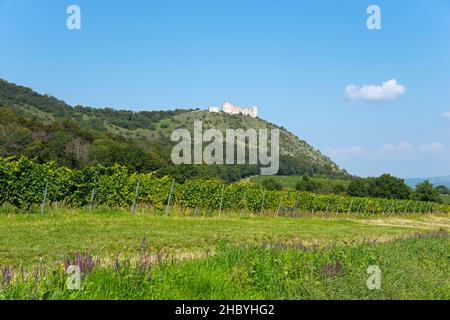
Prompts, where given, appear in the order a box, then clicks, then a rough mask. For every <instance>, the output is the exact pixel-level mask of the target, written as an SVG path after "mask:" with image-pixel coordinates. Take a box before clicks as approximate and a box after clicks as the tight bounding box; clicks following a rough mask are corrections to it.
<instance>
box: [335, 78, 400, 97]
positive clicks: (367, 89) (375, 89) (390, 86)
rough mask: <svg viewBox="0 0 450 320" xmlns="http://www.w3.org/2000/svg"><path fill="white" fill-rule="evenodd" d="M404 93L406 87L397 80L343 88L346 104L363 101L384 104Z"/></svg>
mask: <svg viewBox="0 0 450 320" xmlns="http://www.w3.org/2000/svg"><path fill="white" fill-rule="evenodd" d="M405 92H406V87H405V86H403V85H401V84H399V83H397V80H394V79H392V80H388V81H386V82H383V83H382V84H381V85H363V86H357V85H354V84H351V85H348V86H347V87H346V88H345V92H344V95H345V99H346V100H347V101H348V102H356V101H364V102H367V103H384V102H389V101H394V100H396V99H398V98H399V97H400V96H401V95H403V94H404V93H405Z"/></svg>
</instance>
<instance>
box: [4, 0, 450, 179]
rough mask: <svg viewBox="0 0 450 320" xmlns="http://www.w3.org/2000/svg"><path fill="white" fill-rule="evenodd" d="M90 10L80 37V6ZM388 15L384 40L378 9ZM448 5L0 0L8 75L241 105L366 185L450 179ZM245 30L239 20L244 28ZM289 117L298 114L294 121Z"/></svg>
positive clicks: (125, 104) (191, 102) (181, 104)
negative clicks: (374, 8) (70, 22)
mask: <svg viewBox="0 0 450 320" xmlns="http://www.w3.org/2000/svg"><path fill="white" fill-rule="evenodd" d="M71 4H77V5H79V6H80V8H81V12H82V15H81V21H82V23H81V30H68V29H67V28H66V19H67V18H68V16H69V15H68V14H67V13H66V8H67V7H68V6H69V5H71ZM372 4H377V5H379V6H380V8H381V26H382V28H381V30H369V29H368V28H367V27H366V20H367V18H368V17H369V15H368V14H367V13H366V9H367V8H368V6H369V5H372ZM449 17H450V4H449V3H448V2H446V1H443V0H442V1H441V0H439V1H435V2H433V3H428V2H426V1H414V2H411V1H397V2H396V3H392V2H389V1H386V0H382V1H375V2H372V1H356V0H352V1H348V2H346V3H344V4H342V3H340V4H337V3H332V2H330V1H320V2H314V1H303V2H301V3H297V2H295V1H285V2H283V3H271V2H268V1H245V2H238V1H229V2H227V3H207V2H205V1H199V2H196V3H190V4H186V3H183V2H180V1H174V2H172V3H170V4H167V3H165V4H162V3H148V2H144V1H139V2H136V3H134V4H133V5H123V4H118V3H108V2H105V1H103V2H102V1H98V2H96V3H92V2H89V1H86V0H80V1H61V2H59V3H57V4H55V3H53V2H52V1H48V0H47V1H42V2H40V3H33V2H30V1H26V0H18V1H10V0H3V1H0V28H1V30H2V31H0V70H2V72H1V73H2V74H1V77H2V78H5V80H6V81H8V82H13V83H16V84H18V85H21V86H26V87H30V88H32V89H33V90H35V91H37V92H39V93H43V94H45V93H47V94H49V95H52V96H54V97H56V98H57V99H61V100H63V101H66V102H67V103H68V104H70V105H72V106H75V105H78V104H79V105H84V106H90V107H97V108H104V107H110V108H113V109H119V110H120V109H122V110H132V111H157V110H169V109H176V108H181V109H191V108H192V109H196V108H200V109H207V108H208V107H209V106H211V105H212V106H217V105H221V104H222V102H224V101H228V100H229V101H230V102H232V103H234V104H237V105H243V106H253V105H256V106H258V112H259V113H260V117H261V118H263V119H266V120H268V121H270V122H272V123H275V124H277V125H279V126H282V127H284V128H286V129H287V130H289V131H290V132H292V133H294V134H295V135H297V136H298V137H299V138H300V139H302V140H305V141H307V143H309V144H310V145H311V146H313V147H314V148H315V149H318V150H320V151H321V153H322V154H324V155H326V156H328V157H329V158H330V159H331V160H333V161H334V162H336V163H337V164H338V165H339V166H340V167H341V168H343V169H345V170H347V171H348V172H349V173H350V174H354V175H357V176H362V177H366V176H378V175H380V174H382V173H391V174H393V175H395V176H399V177H402V178H404V179H414V178H425V177H430V178H431V177H443V176H450V93H449V91H448V87H449V86H450V61H449V59H448V56H449V54H450V43H449V41H445V39H446V38H447V35H448V31H450V19H449ZM230 21H231V23H230ZM282 111H284V112H282Z"/></svg>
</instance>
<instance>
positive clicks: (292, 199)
mask: <svg viewBox="0 0 450 320" xmlns="http://www.w3.org/2000/svg"><path fill="white" fill-rule="evenodd" d="M302 181H303V182H304V183H305V186H306V189H307V190H311V189H308V188H310V187H311V185H312V184H311V181H312V180H310V179H309V178H308V177H304V178H303V179H302ZM172 184H173V188H172ZM0 185H1V186H2V189H1V193H0V201H1V202H5V201H7V202H9V203H10V204H12V205H14V206H16V207H18V208H26V209H29V208H30V207H31V206H32V205H33V204H40V203H42V201H43V195H44V191H45V187H46V185H47V191H48V192H47V200H49V201H50V202H51V203H53V202H55V201H58V202H62V203H64V204H67V205H72V206H86V205H90V204H91V203H92V204H95V205H106V206H108V207H116V208H126V207H130V206H132V205H133V203H134V202H136V204H137V205H148V206H152V207H156V208H159V209H164V207H165V206H166V205H167V204H169V206H179V207H181V208H185V209H188V208H190V209H198V208H203V209H207V210H248V211H251V212H255V213H262V212H263V211H272V212H275V211H276V212H277V213H279V214H286V213H287V212H292V211H300V212H302V211H306V212H317V211H320V212H326V213H333V212H334V213H346V212H356V213H362V212H365V213H391V212H392V213H399V214H400V213H407V212H441V211H448V207H445V206H443V205H439V204H437V203H432V202H424V201H415V200H390V199H386V198H384V199H383V198H369V197H363V198H362V197H349V196H343V195H337V194H331V195H318V194H314V193H311V192H309V191H291V190H290V191H280V190H273V189H276V188H270V189H269V190H267V189H268V188H266V189H264V188H259V187H257V186H255V185H253V184H248V183H235V184H223V183H222V182H221V181H219V180H204V179H190V180H185V181H184V183H181V184H180V183H175V180H174V179H173V178H171V177H169V176H164V177H158V176H157V175H155V174H154V173H143V174H139V173H136V172H130V170H129V169H128V168H127V167H125V166H121V165H118V164H115V165H113V166H111V167H104V166H102V165H96V166H90V167H86V168H84V169H83V170H75V169H69V168H67V167H59V168H56V166H55V164H54V163H53V162H50V163H46V164H38V163H36V162H35V161H33V160H30V159H28V158H26V157H21V158H20V159H18V160H13V159H2V158H0ZM270 186H271V185H269V187H270ZM266 187H267V186H266ZM431 189H432V188H431ZM420 190H421V189H420V188H419V191H420ZM432 190H433V191H434V189H432ZM171 191H172V192H171ZM425 191H426V190H425ZM425 195H427V193H422V198H420V199H418V200H430V199H429V198H425ZM169 198H170V202H169Z"/></svg>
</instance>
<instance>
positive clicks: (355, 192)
mask: <svg viewBox="0 0 450 320" xmlns="http://www.w3.org/2000/svg"><path fill="white" fill-rule="evenodd" d="M347 194H348V195H350V196H353V197H367V196H368V195H369V189H368V185H367V182H366V180H364V179H355V180H352V182H350V184H349V185H348V187H347Z"/></svg>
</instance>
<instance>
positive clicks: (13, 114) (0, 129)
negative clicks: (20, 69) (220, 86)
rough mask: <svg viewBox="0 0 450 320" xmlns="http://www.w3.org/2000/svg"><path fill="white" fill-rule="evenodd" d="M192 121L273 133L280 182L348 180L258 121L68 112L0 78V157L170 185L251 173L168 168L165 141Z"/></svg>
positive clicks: (180, 112) (244, 168)
mask: <svg viewBox="0 0 450 320" xmlns="http://www.w3.org/2000/svg"><path fill="white" fill-rule="evenodd" d="M195 120H202V121H203V125H204V128H205V129H208V128H218V129H220V130H225V129H226V128H233V129H237V128H242V129H247V128H255V129H261V128H268V129H270V128H279V129H280V144H281V145H280V149H281V150H280V171H279V174H280V175H302V174H305V173H308V174H321V175H325V176H332V177H342V176H347V175H348V174H347V173H346V172H345V170H342V169H340V168H339V167H338V166H337V165H336V164H335V163H334V162H332V161H331V160H330V159H329V158H328V157H326V156H324V155H323V154H321V153H320V151H318V150H316V149H314V148H313V147H311V146H310V145H309V144H308V143H306V142H305V141H303V140H301V139H299V138H298V137H296V136H295V135H294V134H292V133H290V132H288V131H287V130H285V129H284V128H280V127H278V126H276V125H275V124H272V123H270V122H267V121H265V120H262V119H259V118H250V117H246V116H242V115H228V114H224V113H209V112H207V111H203V110H198V109H196V110H194V109H189V110H184V109H175V110H173V111H141V112H133V111H126V110H114V109H111V108H104V109H99V108H91V107H84V106H70V105H68V104H67V103H65V102H64V101H62V100H58V99H57V98H54V97H51V96H48V95H41V94H39V93H37V92H34V91H33V90H31V89H30V88H27V87H23V86H18V85H15V84H12V83H9V82H7V81H4V80H1V79H0V156H2V157H6V156H17V155H27V156H29V157H36V158H37V159H38V161H41V162H44V161H56V162H57V164H59V165H66V166H70V167H75V168H82V167H84V166H87V165H89V164H95V163H101V164H104V165H112V164H114V163H120V164H124V165H127V166H128V167H129V168H130V170H138V171H150V170H151V171H155V170H158V172H159V173H160V174H172V175H174V176H175V177H177V178H180V179H183V178H186V177H196V176H198V177H219V178H222V179H224V180H228V181H235V180H238V179H241V178H244V177H247V176H250V175H255V174H258V172H259V168H258V167H257V166H254V165H253V166H252V165H227V166H206V165H202V166H188V165H183V166H174V165H173V164H172V163H171V161H170V152H171V149H172V147H173V145H174V143H172V142H171V141H170V135H171V133H172V131H173V130H174V129H176V128H187V129H189V130H192V128H193V123H194V121H195Z"/></svg>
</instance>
